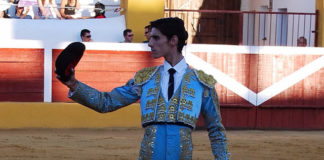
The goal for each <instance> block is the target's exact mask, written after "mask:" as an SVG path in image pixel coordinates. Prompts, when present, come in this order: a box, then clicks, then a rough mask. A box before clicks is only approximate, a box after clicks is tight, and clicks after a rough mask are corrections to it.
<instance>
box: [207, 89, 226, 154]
mask: <svg viewBox="0 0 324 160" xmlns="http://www.w3.org/2000/svg"><path fill="white" fill-rule="evenodd" d="M201 113H202V115H203V117H204V119H205V124H206V127H207V131H208V136H209V140H210V143H211V147H212V152H213V154H214V156H215V159H216V160H228V159H230V152H229V150H228V144H227V139H226V133H225V128H224V126H223V124H222V118H221V114H220V107H219V101H218V97H217V93H216V90H215V88H205V94H204V96H203V102H202V108H201Z"/></svg>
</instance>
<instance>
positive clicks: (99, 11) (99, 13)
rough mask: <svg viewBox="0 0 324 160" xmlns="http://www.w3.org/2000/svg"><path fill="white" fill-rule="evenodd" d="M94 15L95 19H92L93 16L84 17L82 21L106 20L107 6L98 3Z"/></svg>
mask: <svg viewBox="0 0 324 160" xmlns="http://www.w3.org/2000/svg"><path fill="white" fill-rule="evenodd" d="M94 13H95V16H94V17H91V16H84V17H82V19H88V18H106V16H105V13H106V11H105V5H104V4H102V3H100V2H97V3H96V4H95V6H94Z"/></svg>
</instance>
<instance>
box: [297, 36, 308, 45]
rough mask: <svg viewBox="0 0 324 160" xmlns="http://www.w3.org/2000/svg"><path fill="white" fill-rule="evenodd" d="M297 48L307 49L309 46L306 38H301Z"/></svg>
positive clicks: (298, 40)
mask: <svg viewBox="0 0 324 160" xmlns="http://www.w3.org/2000/svg"><path fill="white" fill-rule="evenodd" d="M297 46H299V47H306V46H307V39H306V38H305V37H299V38H298V39H297Z"/></svg>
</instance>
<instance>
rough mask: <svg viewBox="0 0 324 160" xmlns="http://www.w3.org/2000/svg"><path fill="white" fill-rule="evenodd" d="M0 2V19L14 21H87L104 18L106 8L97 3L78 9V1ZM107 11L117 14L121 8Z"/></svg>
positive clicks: (26, 0)
mask: <svg viewBox="0 0 324 160" xmlns="http://www.w3.org/2000/svg"><path fill="white" fill-rule="evenodd" d="M58 1H60V3H57V0H2V1H1V2H0V18H16V19H87V18H106V14H105V13H106V11H107V10H108V9H106V6H105V5H104V4H103V3H100V2H97V3H95V4H94V5H92V6H90V7H83V8H81V7H80V0H58ZM109 11H111V12H113V13H116V14H119V12H120V11H121V8H119V7H115V8H113V9H109Z"/></svg>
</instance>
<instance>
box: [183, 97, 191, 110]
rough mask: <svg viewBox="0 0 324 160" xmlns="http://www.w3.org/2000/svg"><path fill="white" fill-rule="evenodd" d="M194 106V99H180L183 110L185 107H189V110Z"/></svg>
mask: <svg viewBox="0 0 324 160" xmlns="http://www.w3.org/2000/svg"><path fill="white" fill-rule="evenodd" d="M192 106H193V104H192V101H190V100H189V101H187V100H186V99H184V98H182V99H181V100H180V109H181V110H184V109H187V110H189V111H192Z"/></svg>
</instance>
